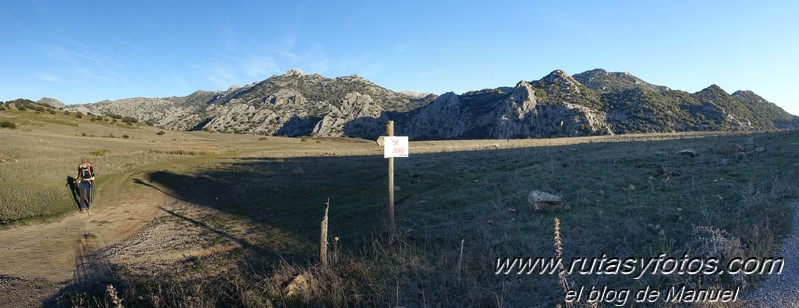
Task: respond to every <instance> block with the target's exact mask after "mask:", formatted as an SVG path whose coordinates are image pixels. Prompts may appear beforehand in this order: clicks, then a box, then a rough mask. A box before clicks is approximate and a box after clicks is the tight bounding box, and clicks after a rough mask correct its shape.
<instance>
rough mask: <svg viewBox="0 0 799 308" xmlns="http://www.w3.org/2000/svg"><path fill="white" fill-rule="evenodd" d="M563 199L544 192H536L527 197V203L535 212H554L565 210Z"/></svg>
mask: <svg viewBox="0 0 799 308" xmlns="http://www.w3.org/2000/svg"><path fill="white" fill-rule="evenodd" d="M561 201H562V198H561V197H560V196H556V195H553V194H550V193H545V192H543V191H539V190H534V191H532V192H530V195H529V196H527V203H528V204H530V206H532V207H533V209H535V210H553V209H561V208H563V204H562V203H561Z"/></svg>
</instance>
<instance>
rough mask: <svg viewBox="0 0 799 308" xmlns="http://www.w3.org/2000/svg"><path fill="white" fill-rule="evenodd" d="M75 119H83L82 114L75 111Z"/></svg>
mask: <svg viewBox="0 0 799 308" xmlns="http://www.w3.org/2000/svg"><path fill="white" fill-rule="evenodd" d="M75 117H76V118H78V119H80V118H82V117H83V112H80V111H75Z"/></svg>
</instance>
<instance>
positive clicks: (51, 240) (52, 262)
mask: <svg viewBox="0 0 799 308" xmlns="http://www.w3.org/2000/svg"><path fill="white" fill-rule="evenodd" d="M112 180H113V181H114V182H115V183H109V185H106V187H109V186H111V189H110V190H106V191H105V192H98V194H97V195H96V202H95V203H94V204H93V205H92V209H91V211H89V212H88V213H83V214H81V213H78V211H77V210H76V211H75V213H73V214H70V215H67V216H65V217H61V218H59V219H58V220H56V221H48V222H37V223H31V224H29V225H22V226H15V227H12V228H9V229H7V230H2V231H0V243H3V246H2V247H0V274H2V275H7V276H17V277H20V276H21V277H31V278H44V279H46V280H48V281H50V282H55V283H60V282H65V281H69V280H72V279H82V278H83V277H81V275H83V274H85V269H83V268H82V267H83V266H84V265H85V263H86V261H87V260H86V256H88V255H90V254H91V253H93V252H94V251H96V250H97V249H99V248H102V247H106V246H109V245H113V244H115V243H118V242H119V241H121V240H123V239H125V238H128V237H130V236H132V235H133V234H134V233H136V232H137V231H138V230H140V229H141V228H142V227H143V226H144V225H145V224H146V223H147V222H149V221H151V220H152V219H153V218H154V217H155V216H156V215H157V213H158V206H159V205H160V204H162V203H163V202H164V201H165V197H164V196H163V195H162V194H153V193H152V192H151V191H148V190H147V189H146V188H144V187H141V188H139V187H132V190H131V193H129V194H125V195H124V196H122V195H119V194H115V192H118V191H119V190H118V189H117V188H116V187H113V185H133V184H130V183H124V182H125V181H126V180H127V177H124V176H118V177H116V178H114V179H112ZM76 268H78V269H79V271H77V274H76ZM82 271H84V273H82Z"/></svg>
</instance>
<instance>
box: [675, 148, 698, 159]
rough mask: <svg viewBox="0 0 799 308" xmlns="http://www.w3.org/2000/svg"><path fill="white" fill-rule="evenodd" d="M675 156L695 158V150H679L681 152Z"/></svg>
mask: <svg viewBox="0 0 799 308" xmlns="http://www.w3.org/2000/svg"><path fill="white" fill-rule="evenodd" d="M677 154H680V155H682V156H688V157H696V150H694V149H684V150H681V151H679V152H677Z"/></svg>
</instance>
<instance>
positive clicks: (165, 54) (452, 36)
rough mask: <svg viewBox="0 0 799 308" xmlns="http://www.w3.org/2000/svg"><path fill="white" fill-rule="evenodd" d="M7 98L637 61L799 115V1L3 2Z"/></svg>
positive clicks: (417, 85)
mask: <svg viewBox="0 0 799 308" xmlns="http://www.w3.org/2000/svg"><path fill="white" fill-rule="evenodd" d="M3 2H4V3H3V4H1V5H0V40H2V51H0V68H2V71H0V100H10V99H15V98H20V97H23V98H29V99H33V100H37V99H39V98H41V97H52V98H57V99H60V100H62V101H64V102H65V103H68V104H73V103H91V102H96V101H100V100H103V99H120V98H127V97H136V96H143V97H165V96H173V95H174V96H183V95H187V94H189V93H191V92H194V91H195V90H224V89H227V88H228V87H229V86H231V85H239V86H241V85H245V84H249V83H252V82H256V81H260V80H263V79H266V78H268V77H269V76H271V75H273V74H282V73H283V72H285V71H287V70H289V69H291V68H299V69H301V70H303V71H305V72H306V73H319V74H322V75H325V76H328V77H336V76H343V75H352V74H358V75H361V76H363V77H365V78H368V79H370V80H372V81H373V82H375V83H376V84H378V85H381V86H384V87H387V88H389V89H392V90H396V91H401V90H416V91H426V92H434V93H438V94H440V93H443V92H447V91H454V92H456V93H461V92H464V91H467V90H474V89H482V88H489V87H498V86H512V85H514V84H515V83H516V82H518V81H519V80H537V79H539V78H541V77H543V76H544V75H546V74H548V73H549V72H551V71H552V70H555V69H563V70H565V71H566V72H568V73H570V74H576V73H579V72H583V71H586V70H589V69H593V68H604V69H606V70H609V71H620V72H630V73H632V74H634V75H636V76H638V77H640V78H642V79H644V80H646V81H649V82H651V83H655V84H659V85H665V86H669V87H671V88H674V89H680V90H685V91H689V92H696V91H699V90H701V89H703V88H705V87H707V86H708V85H710V84H713V83H715V84H717V85H719V86H721V87H722V88H724V89H725V90H727V92H730V93H732V92H733V91H735V90H752V91H754V92H756V93H758V94H760V95H761V96H763V97H764V98H766V99H767V100H769V101H772V102H774V103H776V104H777V105H779V106H781V107H783V108H785V109H786V110H788V111H789V112H791V113H793V114H799V59H797V56H799V1H646V0H644V1H491V2H489V1H474V2H475V3H477V2H479V3H481V4H473V3H471V2H469V1H418V2H416V1H360V2H354V1H318V2H309V1H210V0H197V1H161V0H159V1H147V0H145V1H84V0H70V1H62V0H33V1H3Z"/></svg>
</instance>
